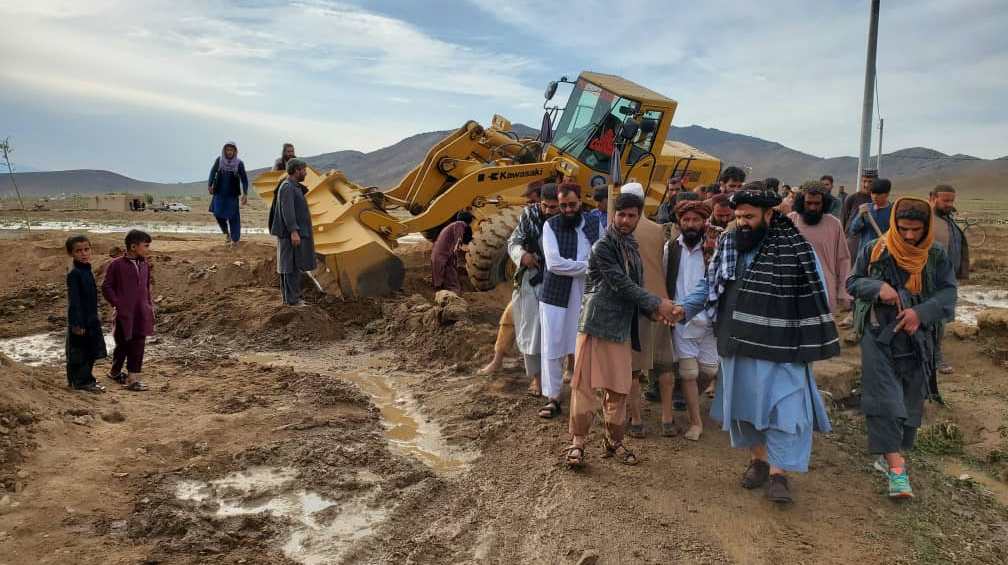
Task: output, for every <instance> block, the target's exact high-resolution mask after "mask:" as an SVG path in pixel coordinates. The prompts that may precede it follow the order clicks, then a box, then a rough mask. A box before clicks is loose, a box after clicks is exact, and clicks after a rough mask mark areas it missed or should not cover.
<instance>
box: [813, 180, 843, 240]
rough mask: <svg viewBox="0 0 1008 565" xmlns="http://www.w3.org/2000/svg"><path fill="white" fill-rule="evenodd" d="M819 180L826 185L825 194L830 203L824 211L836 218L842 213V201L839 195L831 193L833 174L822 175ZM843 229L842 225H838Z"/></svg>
mask: <svg viewBox="0 0 1008 565" xmlns="http://www.w3.org/2000/svg"><path fill="white" fill-rule="evenodd" d="M819 182H821V183H822V184H823V186H825V187H826V195H827V196H829V197H830V198H831V201H832V203H831V204H830V205H829V207H828V208H826V213H827V214H830V215H832V216H833V217H834V218H836V219H837V220H839V219H840V215H841V214H843V201H842V200H841V199H840V197H839V196H834V195H833V175H823V176H821V177H819ZM840 228H841V229H843V226H840Z"/></svg>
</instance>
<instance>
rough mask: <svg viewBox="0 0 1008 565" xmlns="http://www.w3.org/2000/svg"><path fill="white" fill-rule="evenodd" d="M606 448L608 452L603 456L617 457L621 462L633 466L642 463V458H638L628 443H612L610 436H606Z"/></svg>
mask: <svg viewBox="0 0 1008 565" xmlns="http://www.w3.org/2000/svg"><path fill="white" fill-rule="evenodd" d="M605 450H606V452H605V455H603V457H617V458H619V462H620V463H622V464H624V465H630V466H633V465H636V464H637V463H640V460H639V459H637V455H636V454H635V453H634V452H633V451H630V450H629V449H628V448H627V446H626V445H623V442H622V441H621V442H619V443H612V442H611V441H610V440H609V439H608V438H606V440H605Z"/></svg>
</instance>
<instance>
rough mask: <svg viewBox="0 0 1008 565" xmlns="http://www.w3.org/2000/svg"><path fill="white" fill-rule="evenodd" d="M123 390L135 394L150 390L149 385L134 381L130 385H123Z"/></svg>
mask: <svg viewBox="0 0 1008 565" xmlns="http://www.w3.org/2000/svg"><path fill="white" fill-rule="evenodd" d="M123 388H124V389H126V390H129V391H133V392H143V391H145V390H148V389H147V385H145V384H143V383H142V382H140V381H133V382H132V383H130V384H128V385H123Z"/></svg>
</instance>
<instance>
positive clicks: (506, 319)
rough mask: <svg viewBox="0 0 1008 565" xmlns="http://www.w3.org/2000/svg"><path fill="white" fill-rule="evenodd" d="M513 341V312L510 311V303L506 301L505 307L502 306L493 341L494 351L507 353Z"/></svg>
mask: <svg viewBox="0 0 1008 565" xmlns="http://www.w3.org/2000/svg"><path fill="white" fill-rule="evenodd" d="M514 342H515V328H514V314H512V313H511V303H510V302H508V305H507V308H504V312H503V313H502V314H501V317H500V322H499V324H498V326H497V341H496V342H495V343H494V353H507V352H509V351H511V348H512V347H513V346H514Z"/></svg>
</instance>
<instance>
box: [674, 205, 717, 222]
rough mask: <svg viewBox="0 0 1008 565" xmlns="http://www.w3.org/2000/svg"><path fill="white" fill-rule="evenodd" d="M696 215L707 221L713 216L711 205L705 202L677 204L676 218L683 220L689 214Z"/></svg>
mask: <svg viewBox="0 0 1008 565" xmlns="http://www.w3.org/2000/svg"><path fill="white" fill-rule="evenodd" d="M690 212H692V213H694V214H697V215H699V216H700V217H701V218H703V219H705V220H706V219H707V218H709V217H710V215H711V207H710V204H707V203H706V202H703V201H701V200H683V201H681V202H679V203H678V204H676V207H675V215H676V218H682V217H683V216H685V215H686V214H688V213H690Z"/></svg>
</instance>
